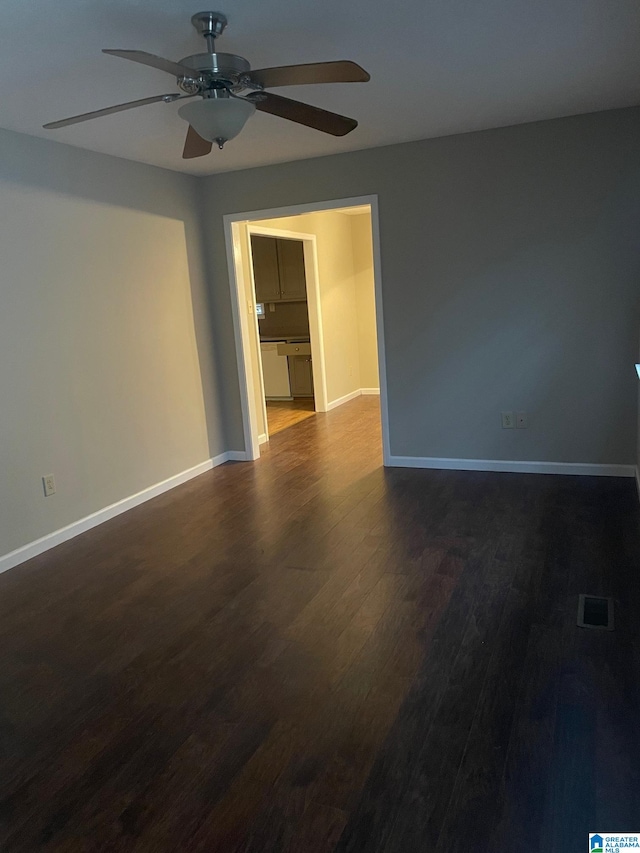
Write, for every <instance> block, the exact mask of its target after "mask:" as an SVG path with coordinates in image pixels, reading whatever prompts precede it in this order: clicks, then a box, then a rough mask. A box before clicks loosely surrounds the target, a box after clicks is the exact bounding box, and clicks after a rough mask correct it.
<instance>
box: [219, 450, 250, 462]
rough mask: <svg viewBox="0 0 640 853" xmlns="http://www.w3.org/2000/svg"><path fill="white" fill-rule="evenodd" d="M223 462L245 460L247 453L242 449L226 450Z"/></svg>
mask: <svg viewBox="0 0 640 853" xmlns="http://www.w3.org/2000/svg"><path fill="white" fill-rule="evenodd" d="M225 456H226V459H225V460H224V461H225V462H246V461H247V454H246V451H244V450H227V452H226V453H225Z"/></svg>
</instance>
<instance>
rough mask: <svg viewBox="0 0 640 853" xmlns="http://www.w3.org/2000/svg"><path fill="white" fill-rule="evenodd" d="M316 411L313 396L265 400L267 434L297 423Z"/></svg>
mask: <svg viewBox="0 0 640 853" xmlns="http://www.w3.org/2000/svg"><path fill="white" fill-rule="evenodd" d="M315 413H316V405H315V401H314V399H313V397H296V398H295V399H294V400H267V423H268V425H269V435H270V436H271V435H275V434H276V433H277V432H282V430H283V429H287V427H290V426H293V425H294V424H299V423H300V421H304V420H306V419H307V418H311V417H313V416H314V415H315Z"/></svg>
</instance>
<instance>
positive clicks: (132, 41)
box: [0, 0, 640, 174]
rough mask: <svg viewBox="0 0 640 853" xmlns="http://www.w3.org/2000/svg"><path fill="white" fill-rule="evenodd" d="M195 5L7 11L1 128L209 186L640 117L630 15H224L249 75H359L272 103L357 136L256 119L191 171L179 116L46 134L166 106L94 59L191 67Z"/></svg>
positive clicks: (442, 8)
mask: <svg viewBox="0 0 640 853" xmlns="http://www.w3.org/2000/svg"><path fill="white" fill-rule="evenodd" d="M203 4H204V0H188V2H187V0H56V3H54V4H52V3H51V0H29V1H28V2H25V0H2V4H1V5H0V74H1V77H2V81H3V84H2V100H1V101H0V104H1V107H0V125H1V126H2V127H5V128H8V129H10V130H17V131H20V132H22V133H29V134H34V135H36V136H43V137H46V138H48V139H55V140H58V141H61V142H66V143H69V144H70V145H76V146H79V147H81V148H89V149H91V150H94V151H103V152H105V153H107V154H114V155H116V156H118V157H125V158H128V159H131V160H139V161H141V162H145V163H152V164H154V165H157V166H163V167H165V168H169V169H176V170H180V171H185V172H192V173H195V174H210V173H213V172H217V171H226V170H229V169H241V168H247V167H251V166H258V165H263V164H267V163H277V162H282V161H287V160H296V159H302V158H306V157H314V156H319V155H324V154H332V153H335V152H340V151H350V150H354V149H361V148H371V147H376V146H380V145H389V144H391V143H395V142H403V141H408V140H415V139H424V138H428V137H433V136H442V135H446V134H451V133H461V132H465V131H470V130H477V129H481V128H489V127H499V126H504V125H509V124H518V123H521V122H527V121H534V120H536V119H546V118H552V117H557V116H565V115H572V114H576V113H584V112H592V111H595V110H603V109H610V108H614V107H623V106H630V105H633V104H638V103H640V4H639V3H638V0H404V2H399V3H387V2H385V3H382V2H381V0H322V2H318V0H234V2H233V3H231V2H227V3H225V2H224V0H220V6H218V7H217V8H219V9H220V11H222V12H225V14H226V15H227V17H228V18H229V27H228V29H227V31H226V33H225V35H224V36H223V37H222V39H221V40H220V41H219V43H218V44H219V50H221V51H225V52H228V53H239V54H240V55H242V56H245V57H246V58H247V59H248V60H249V62H250V63H251V65H252V67H254V68H260V67H264V66H269V65H286V64H291V63H297V62H316V61H321V60H332V59H352V60H355V61H356V62H358V63H360V64H361V65H362V66H364V67H365V68H366V69H367V70H368V71H369V72H370V74H371V82H370V83H365V84H357V83H351V84H339V85H333V86H329V85H322V86H304V87H303V86H299V87H288V88H287V89H279V90H277V91H278V92H279V93H280V94H283V95H286V96H287V97H292V98H298V99H300V100H306V101H308V102H309V103H312V104H315V105H317V106H321V107H325V108H327V109H330V110H334V111H336V112H339V113H343V114H345V115H351V116H353V117H354V118H356V119H358V121H359V123H360V126H359V127H358V128H357V129H356V130H355V131H354V132H353V133H351V134H349V135H348V136H346V137H343V138H342V139H336V138H334V137H330V136H326V135H324V134H322V133H318V132H317V131H313V130H310V129H308V128H305V127H301V126H299V125H296V124H293V123H291V122H288V121H284V120H282V119H278V118H275V117H273V116H270V115H265V114H261V113H257V114H256V115H255V116H254V117H253V118H251V119H250V121H249V123H248V124H247V126H246V127H245V129H244V130H243V131H242V133H241V135H240V136H239V137H237V138H236V139H235V140H233V141H232V142H230V143H228V144H227V146H226V147H225V149H224V151H218V150H214V151H213V152H212V153H211V155H209V156H208V157H203V158H200V159H198V160H192V161H183V160H182V159H181V153H182V145H183V140H184V135H185V131H186V125H185V124H184V122H183V121H182V120H181V119H180V118H179V117H178V115H177V109H178V106H179V104H171V105H166V104H155V105H152V106H147V107H142V108H140V109H138V110H134V111H130V112H125V113H121V114H119V115H113V116H108V117H106V118H101V119H97V120H96V121H92V122H88V123H86V124H79V125H74V126H71V127H68V128H65V129H63V130H56V131H45V130H43V129H42V127H41V125H42V124H44V123H45V122H48V121H53V120H56V119H59V118H65V117H66V116H69V115H74V114H76V113H82V112H87V111H89V110H93V109H99V108H101V107H106V106H110V105H111V104H116V103H120V102H122V101H128V100H133V99H135V98H142V97H147V96H149V95H154V94H161V93H164V92H172V91H176V87H175V81H174V79H173V78H172V77H170V76H169V75H166V74H163V73H162V72H160V71H155V70H153V69H148V68H145V67H143V66H137V65H135V64H133V63H129V62H126V61H125V60H121V59H116V58H114V57H110V56H105V55H104V54H102V53H101V52H100V51H101V48H103V47H107V48H126V49H140V50H146V51H149V52H151V53H157V54H160V55H162V56H165V57H167V58H169V59H174V60H178V59H180V58H181V57H183V56H186V55H188V54H191V53H197V52H201V50H202V49H203V47H202V46H201V45H204V42H203V41H202V40H201V38H200V37H199V36H198V35H197V34H196V32H195V30H194V29H193V28H192V27H191V24H190V22H189V19H190V17H191V15H192V14H193V13H194V12H198V11H201V10H202V8H203ZM204 8H206V7H204ZM209 8H211V7H209ZM214 8H216V7H215V6H214ZM639 144H640V140H639Z"/></svg>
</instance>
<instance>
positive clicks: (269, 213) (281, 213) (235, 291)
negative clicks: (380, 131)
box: [223, 195, 391, 466]
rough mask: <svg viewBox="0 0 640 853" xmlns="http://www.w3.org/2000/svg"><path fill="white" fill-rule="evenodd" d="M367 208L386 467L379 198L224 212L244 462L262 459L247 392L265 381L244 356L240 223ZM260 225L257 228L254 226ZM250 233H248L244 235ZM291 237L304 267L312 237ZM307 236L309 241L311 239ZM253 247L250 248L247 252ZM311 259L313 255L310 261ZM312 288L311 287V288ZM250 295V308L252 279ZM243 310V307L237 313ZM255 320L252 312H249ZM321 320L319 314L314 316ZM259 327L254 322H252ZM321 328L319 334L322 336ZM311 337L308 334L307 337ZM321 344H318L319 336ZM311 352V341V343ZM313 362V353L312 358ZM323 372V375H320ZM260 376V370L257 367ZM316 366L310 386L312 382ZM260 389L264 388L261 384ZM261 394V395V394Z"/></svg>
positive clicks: (245, 315)
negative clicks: (300, 244)
mask: <svg viewBox="0 0 640 853" xmlns="http://www.w3.org/2000/svg"><path fill="white" fill-rule="evenodd" d="M363 205H369V207H370V210H371V237H372V244H373V277H374V289H375V309H376V338H377V344H378V371H379V375H380V416H381V424H382V457H383V464H384V465H385V466H387V465H389V464H390V458H391V451H390V439H389V410H388V396H387V362H386V355H385V342H384V313H383V304H382V258H381V248H380V217H379V208H378V196H377V195H365V196H356V197H349V198H339V199H331V200H328V201H319V202H309V203H306V204H294V205H288V206H285V207H274V208H267V209H263V210H250V211H243V212H240V213H228V214H225V215H224V216H223V226H224V237H225V247H226V255H227V268H228V273H229V288H230V290H231V310H232V318H233V327H234V339H235V346H236V361H237V369H238V383H239V390H240V403H241V408H242V425H243V433H244V444H245V453H246V458H247V459H248V460H253V459H258V458H259V456H260V445H259V436H258V428H257V424H258V421H257V411H256V405H255V395H254V394H252V393H251V389H252V388H253V387H254V382H255V381H256V379H259V381H260V382H261V383H263V380H262V376H261V375H260V377H254V375H253V369H252V365H251V359H250V358H249V357H248V353H249V352H250V339H249V335H250V333H251V332H250V328H249V313H248V311H247V310H246V306H245V297H244V293H246V284H245V282H244V276H243V273H242V254H241V245H240V234H239V228H238V227H237V226H239V225H240V224H242V223H246V224H247V225H248V226H250V225H251V222H252V221H255V220H257V219H279V218H283V217H287V216H299V215H301V214H305V213H320V212H322V211H326V210H340V209H341V208H344V207H361V206H363ZM258 227H259V226H258ZM248 233H250V232H248ZM288 233H289V234H290V235H291V236H292V237H294V238H295V239H298V240H299V239H303V240H305V238H307V239H306V240H305V267H306V263H307V246H309V247H312V246H315V235H313V234H311V235H304V234H300V233H298V232H293V231H292V232H288ZM308 238H313V239H312V240H309V239H308ZM250 250H251V247H250V246H249V251H250ZM309 255H310V261H311V263H312V264H313V267H312V269H313V276H314V277H315V285H317V286H319V279H318V267H317V263H318V262H317V253H314V252H312V251H311V248H310V250H309ZM312 255H315V257H311V256H312ZM315 285H314V286H315ZM251 287H252V289H253V290H252V292H253V294H254V295H253V297H252V299H253V301H252V305H255V289H254V285H253V280H252V281H251ZM317 296H318V301H317V307H318V308H319V306H320V300H319V292H318V293H317ZM241 306H242V309H241ZM253 315H254V317H255V311H253ZM317 317H318V321H320V315H317ZM309 320H310V322H309V328H310V332H311V315H310V317H309ZM254 322H255V325H256V326H257V322H258V321H257V319H255V321H254ZM321 331H322V330H321V324H320V335H321ZM310 337H311V334H310ZM318 343H319V344H322V337H321V336H320V340H319V341H318ZM321 351H322V355H321V359H322V364H323V367H324V349H323V348H322V350H321ZM312 352H313V342H312ZM313 358H314V360H315V354H314V356H313ZM322 372H323V374H324V371H322ZM260 373H262V369H261V368H260ZM315 379H316V376H315V368H314V382H315ZM323 381H324V385H323V391H324V398H325V402H326V399H327V392H326V377H324V375H323V376H322V378H321V382H323ZM261 388H262V390H264V387H263V385H261ZM263 396H264V395H263Z"/></svg>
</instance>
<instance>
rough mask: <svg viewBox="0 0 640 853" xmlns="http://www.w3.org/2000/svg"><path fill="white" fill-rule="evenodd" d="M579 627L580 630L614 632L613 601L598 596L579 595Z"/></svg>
mask: <svg viewBox="0 0 640 853" xmlns="http://www.w3.org/2000/svg"><path fill="white" fill-rule="evenodd" d="M578 625H579V627H580V628H598V629H599V630H600V631H613V599H612V598H600V597H598V596H597V595H579V596H578Z"/></svg>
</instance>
